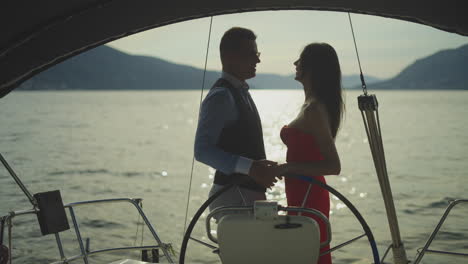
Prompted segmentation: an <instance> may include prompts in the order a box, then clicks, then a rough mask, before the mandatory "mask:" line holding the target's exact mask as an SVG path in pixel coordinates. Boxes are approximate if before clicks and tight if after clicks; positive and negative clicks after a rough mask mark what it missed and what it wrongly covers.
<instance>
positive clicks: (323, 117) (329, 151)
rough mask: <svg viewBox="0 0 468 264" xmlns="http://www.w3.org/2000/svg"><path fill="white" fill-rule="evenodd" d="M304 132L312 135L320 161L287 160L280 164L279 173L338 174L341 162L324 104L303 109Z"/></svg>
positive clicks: (314, 104)
mask: <svg viewBox="0 0 468 264" xmlns="http://www.w3.org/2000/svg"><path fill="white" fill-rule="evenodd" d="M304 119H305V122H304V127H303V128H304V132H306V133H308V134H311V135H313V136H314V138H315V140H316V142H317V144H318V146H319V149H320V154H321V155H322V156H323V158H324V159H323V160H321V161H309V162H288V163H284V164H281V165H280V169H281V173H282V175H284V174H288V173H291V174H300V175H306V176H316V175H338V174H340V172H341V163H340V158H339V156H338V152H337V150H336V147H335V140H334V139H333V137H332V134H331V130H330V124H329V121H328V115H327V111H326V109H325V106H323V105H321V104H319V103H313V104H310V105H309V106H307V108H306V109H305V110H304Z"/></svg>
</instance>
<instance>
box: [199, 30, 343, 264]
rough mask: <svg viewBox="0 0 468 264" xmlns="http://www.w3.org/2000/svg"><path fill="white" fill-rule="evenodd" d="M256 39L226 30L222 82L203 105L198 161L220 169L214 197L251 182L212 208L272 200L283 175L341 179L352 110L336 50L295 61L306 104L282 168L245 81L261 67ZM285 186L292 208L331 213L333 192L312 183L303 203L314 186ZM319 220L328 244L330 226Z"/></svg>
mask: <svg viewBox="0 0 468 264" xmlns="http://www.w3.org/2000/svg"><path fill="white" fill-rule="evenodd" d="M255 40H256V35H255V34H254V33H253V32H252V31H251V30H249V29H245V28H239V27H235V28H231V29H229V30H228V31H226V32H225V33H224V35H223V37H222V39H221V43H220V54H221V62H222V66H223V72H222V77H221V78H220V79H218V80H217V81H216V83H215V84H214V85H213V87H212V88H211V90H210V92H209V93H208V95H207V96H206V98H205V99H204V101H203V103H202V107H201V112H200V119H199V123H198V128H197V133H196V137H195V158H196V159H197V160H198V161H200V162H202V163H205V164H207V165H209V166H211V167H213V168H214V169H216V174H215V178H214V184H213V187H212V189H211V191H210V196H211V195H212V194H214V193H216V192H217V191H218V190H220V189H221V188H222V187H223V186H224V185H226V184H229V183H232V182H239V180H241V181H242V182H243V184H241V185H240V186H239V188H231V189H230V190H228V191H227V192H225V193H224V194H223V195H221V196H220V197H218V198H217V199H216V200H215V201H213V203H212V204H211V205H210V210H213V209H215V208H217V207H220V206H232V205H234V206H235V205H252V204H253V202H254V201H255V200H266V197H265V191H266V189H267V188H270V187H272V186H273V185H274V183H275V182H276V181H277V178H280V177H281V176H282V175H286V174H300V175H305V176H310V177H315V178H316V179H318V180H320V181H322V182H325V178H324V177H323V175H337V174H339V173H340V170H341V169H340V160H339V156H338V153H337V151H336V148H335V143H334V142H335V137H336V134H337V131H338V128H339V126H340V121H341V118H342V113H343V109H344V105H343V100H342V96H341V93H342V92H341V71H340V66H339V62H338V57H337V55H336V52H335V50H334V49H333V48H332V47H331V46H330V45H328V44H324V43H312V44H309V45H307V46H306V47H305V48H304V50H303V51H302V53H301V55H300V57H299V59H298V60H297V61H296V62H294V65H295V66H296V77H295V79H296V80H297V81H299V82H300V83H301V84H302V85H303V87H304V92H305V102H304V104H303V105H302V107H301V110H300V112H299V114H298V116H297V117H296V118H295V119H294V120H292V121H291V122H290V123H289V124H288V125H285V126H284V127H283V128H282V129H281V131H280V136H281V139H282V140H283V142H284V143H285V144H286V146H287V147H288V150H287V157H286V163H284V164H278V163H277V162H274V161H270V160H267V159H266V155H265V148H264V144H263V135H262V126H261V121H260V118H259V115H258V112H257V109H256V107H255V103H254V102H253V100H252V98H251V97H250V94H249V91H248V90H249V86H248V85H247V83H246V82H245V80H247V79H250V78H253V77H255V71H256V65H257V64H258V63H260V58H259V56H260V53H259V52H258V50H257V44H256V42H255ZM285 184H286V197H287V202H288V206H299V207H307V208H314V209H317V210H319V211H321V212H322V213H323V214H324V215H325V216H327V217H328V216H329V211H330V201H329V194H328V192H327V191H326V190H323V189H321V188H319V187H318V186H315V185H312V187H311V189H310V192H309V195H308V197H307V198H306V200H305V204H303V201H304V197H305V195H306V193H307V191H308V188H309V183H307V182H304V181H301V180H298V179H294V178H287V177H286V178H285ZM305 215H307V214H305ZM308 216H310V217H313V216H312V215H308ZM314 219H315V218H314ZM316 221H317V222H318V223H319V226H320V232H321V240H324V239H325V230H326V229H325V225H324V224H323V223H322V222H321V221H320V220H319V219H316ZM327 249H328V247H326V248H323V249H322V251H323V250H327ZM319 263H320V264H324V263H331V256H330V254H326V255H324V256H322V257H320V260H319Z"/></svg>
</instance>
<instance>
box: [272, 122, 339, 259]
mask: <svg viewBox="0 0 468 264" xmlns="http://www.w3.org/2000/svg"><path fill="white" fill-rule="evenodd" d="M280 135H281V140H283V142H284V144H286V146H287V147H288V151H287V154H286V161H287V162H306V161H319V160H323V157H322V155H321V154H320V150H319V147H318V145H317V143H316V141H315V138H314V137H313V136H312V135H310V134H307V133H304V132H302V131H301V130H299V129H297V128H294V127H289V126H284V127H283V128H282V129H281V134H280ZM313 177H314V178H315V179H317V180H319V181H321V182H323V183H326V182H325V177H323V176H322V175H317V176H313ZM285 184H286V198H287V201H288V206H298V207H300V206H302V202H303V200H304V196H305V194H306V192H307V189H308V187H309V183H307V182H305V181H303V180H299V179H296V178H287V177H286V178H285ZM304 207H307V208H313V209H317V210H319V211H320V212H322V213H323V214H324V215H325V216H326V217H327V218H328V217H329V212H330V196H329V194H328V191H327V190H324V189H322V188H320V187H318V186H317V185H312V188H311V190H310V193H309V197H308V198H307V200H306V203H305V206H304ZM291 214H293V213H291ZM294 214H295V213H294ZM303 215H305V216H308V217H311V218H313V219H314V220H315V221H317V223H318V224H319V227H320V241H324V240H325V239H326V236H325V234H326V232H327V231H326V227H325V224H324V223H323V221H322V220H320V219H319V218H317V217H316V216H314V215H311V214H306V213H305V214H303ZM328 249H329V246H326V247H324V248H322V249H321V251H320V252H323V251H326V250H328ZM331 263H332V262H331V255H330V254H326V255H324V256H322V257H320V259H319V261H318V264H331Z"/></svg>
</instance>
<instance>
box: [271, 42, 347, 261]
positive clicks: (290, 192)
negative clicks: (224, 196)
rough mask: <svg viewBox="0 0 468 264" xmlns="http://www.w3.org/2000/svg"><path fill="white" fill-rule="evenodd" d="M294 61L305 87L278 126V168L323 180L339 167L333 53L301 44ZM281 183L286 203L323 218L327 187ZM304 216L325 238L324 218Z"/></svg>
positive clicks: (338, 94) (337, 76)
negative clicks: (289, 117)
mask: <svg viewBox="0 0 468 264" xmlns="http://www.w3.org/2000/svg"><path fill="white" fill-rule="evenodd" d="M294 65H295V66H296V77H295V79H296V80H297V81H299V82H300V83H301V84H302V85H303V87H304V93H305V102H304V105H303V106H302V108H301V110H300V112H299V114H298V115H297V117H296V118H295V119H294V120H293V121H291V123H289V124H288V125H286V126H284V127H283V128H282V129H281V139H282V140H283V142H284V143H285V144H286V146H287V147H288V150H287V156H286V163H284V164H281V165H280V168H281V172H282V175H286V174H299V175H305V176H310V177H314V178H315V179H317V180H319V181H321V182H323V183H325V178H324V176H323V175H337V174H339V173H340V170H341V166H340V159H339V156H338V153H337V151H336V147H335V137H336V134H337V132H338V129H339V127H340V122H341V119H342V115H343V111H344V104H343V99H342V91H341V70H340V65H339V61H338V56H337V55H336V52H335V50H334V49H333V47H331V46H330V45H328V44H326V43H312V44H309V45H307V46H306V47H305V48H304V50H303V51H302V53H301V56H300V57H299V59H298V60H297V61H296V62H294ZM285 183H286V197H287V201H288V205H289V206H300V207H307V208H314V209H317V210H319V211H321V212H322V213H323V214H324V215H325V216H327V218H328V216H329V211H330V199H329V195H328V191H326V190H324V189H322V188H319V187H318V186H316V185H310V184H308V183H307V182H304V181H302V180H299V179H295V178H288V177H286V178H285ZM309 188H310V190H308V189H309ZM307 193H309V194H308V195H306V194H307ZM306 196H307V197H306ZM304 215H307V214H304ZM307 216H309V217H312V218H314V219H315V220H316V221H317V222H318V223H319V226H320V240H321V241H324V240H325V239H326V228H325V224H324V223H323V222H322V221H321V220H320V219H318V218H316V217H314V216H313V215H307ZM328 249H329V246H327V247H324V248H322V250H321V252H323V251H326V250H328ZM318 263H319V264H325V263H326V264H329V263H331V256H330V254H326V255H324V256H322V257H320V259H319V262H318Z"/></svg>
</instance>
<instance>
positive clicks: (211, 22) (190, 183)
mask: <svg viewBox="0 0 468 264" xmlns="http://www.w3.org/2000/svg"><path fill="white" fill-rule="evenodd" d="M212 25H213V17H211V18H210V30H209V31H208V43H207V44H206V55H205V68H204V70H203V81H202V87H201V93H200V103H199V106H198V109H199V111H198V112H199V114H200V109H201V104H202V100H203V88H204V87H205V77H206V65H207V63H208V51H209V49H210V40H211V27H212ZM194 164H195V153H194V154H193V157H192V168H191V169H190V181H189V188H188V193H187V207H186V208H185V221H184V232H183V233H182V237H183V236H184V234H185V229H186V227H187V216H188V209H189V205H190V192H191V189H192V178H193V167H194Z"/></svg>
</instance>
